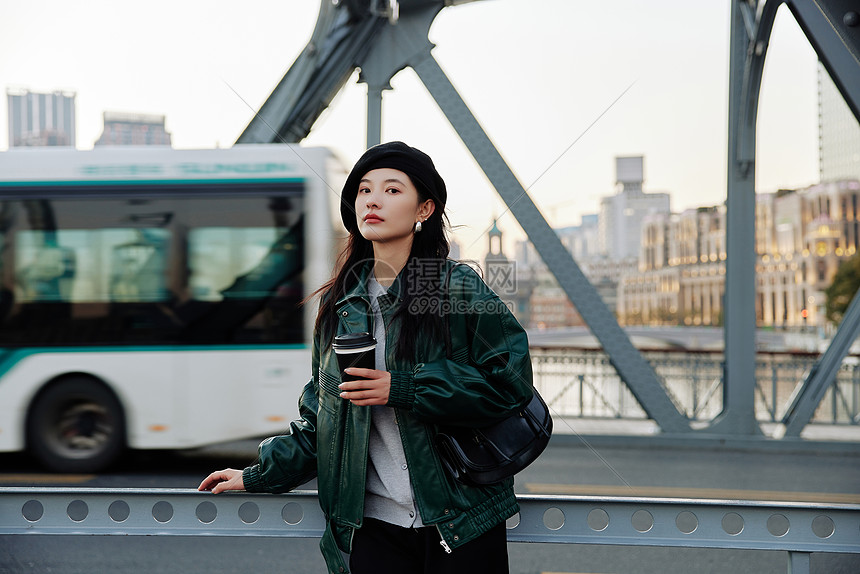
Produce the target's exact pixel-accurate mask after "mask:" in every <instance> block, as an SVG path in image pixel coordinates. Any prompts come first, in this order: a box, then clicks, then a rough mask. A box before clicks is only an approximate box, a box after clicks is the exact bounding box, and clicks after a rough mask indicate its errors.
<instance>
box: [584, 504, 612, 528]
mask: <svg viewBox="0 0 860 574" xmlns="http://www.w3.org/2000/svg"><path fill="white" fill-rule="evenodd" d="M586 522H587V523H588V527H589V528H591V529H592V530H594V531H595V532H603V531H604V530H606V529H607V528H608V527H609V514H608V513H607V512H606V511H605V510H603V509H602V508H595V509H594V510H592V511H591V512H589V513H588V518H587V519H586Z"/></svg>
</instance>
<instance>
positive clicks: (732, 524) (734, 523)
mask: <svg viewBox="0 0 860 574" xmlns="http://www.w3.org/2000/svg"><path fill="white" fill-rule="evenodd" d="M722 525H723V532H725V533H726V534H728V535H730V536H737V535H738V534H740V533H741V532H743V531H744V519H743V517H742V516H741V515H740V514H738V513H737V512H729V513H727V514H726V515H725V516H723V522H722Z"/></svg>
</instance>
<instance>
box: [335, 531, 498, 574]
mask: <svg viewBox="0 0 860 574" xmlns="http://www.w3.org/2000/svg"><path fill="white" fill-rule="evenodd" d="M441 540H442V538H441V536H440V535H439V530H437V529H436V527H435V526H425V527H423V528H402V527H400V526H395V525H393V524H388V523H387V522H382V521H380V520H376V519H373V518H365V519H364V525H363V526H362V527H361V528H359V529H358V530H356V531H355V535H354V537H353V540H352V554H351V555H350V557H349V568H350V570H352V572H353V574H508V544H507V533H506V531H505V523H504V522H502V523H501V524H499V525H498V526H494V527H493V528H491V529H490V530H489V531H487V532H485V533H484V534H482V535H481V536H479V537H478V538H476V539H474V540H472V541H470V542H468V543H466V544H464V545H463V546H460V547H458V548H454V549H453V550H452V552H451V553H450V554H448V553H446V552H445V549H444V548H443V547H442V545H441V544H439V542H440V541H441Z"/></svg>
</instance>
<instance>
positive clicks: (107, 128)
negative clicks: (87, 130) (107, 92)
mask: <svg viewBox="0 0 860 574" xmlns="http://www.w3.org/2000/svg"><path fill="white" fill-rule="evenodd" d="M165 121H166V118H165V116H157V115H149V114H128V113H122V112H105V113H104V131H102V135H101V137H99V139H98V141H96V143H95V145H97V146H103V145H109V146H113V145H170V134H169V133H168V132H167V129H166V128H165Z"/></svg>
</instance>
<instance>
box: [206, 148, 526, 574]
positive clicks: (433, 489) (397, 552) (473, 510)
mask: <svg viewBox="0 0 860 574" xmlns="http://www.w3.org/2000/svg"><path fill="white" fill-rule="evenodd" d="M446 199H447V190H446V187H445V182H444V181H443V180H442V178H441V177H440V176H439V174H438V172H437V171H436V168H435V166H434V165H433V161H432V160H431V159H430V158H429V157H428V156H427V155H426V154H424V153H423V152H421V151H419V150H417V149H415V148H412V147H409V146H407V145H406V144H404V143H402V142H390V143H385V144H381V145H378V146H375V147H373V148H371V149H369V150H368V151H367V152H365V154H364V155H363V156H362V157H361V159H359V161H358V163H356V165H355V167H354V168H353V169H352V172H351V173H350V174H349V177H348V178H347V180H346V183H345V184H344V187H343V191H342V194H341V205H340V212H341V217H342V219H343V224H344V226H345V227H346V229H347V230H348V231H349V240H348V244H347V247H346V249H345V250H344V253H343V254H342V255H341V260H340V264H339V266H338V269H337V270H336V273H335V275H334V277H333V279H331V280H330V281H329V282H328V283H326V284H325V285H324V286H323V287H322V288H321V289H320V293H321V301H320V308H319V313H318V315H317V320H316V325H315V331H314V348H313V355H312V357H313V358H312V363H313V364H312V373H313V376H312V378H311V380H310V381H309V382H308V383H307V385H306V386H305V388H304V391H303V393H302V396H301V398H300V400H299V411H300V415H301V419H300V420H298V421H294V422H293V423H291V425H290V430H289V433H288V434H286V435H283V436H277V437H272V438H269V439H266V440H265V441H263V442H262V443H261V444H260V448H259V455H260V456H259V462H258V463H257V464H254V465H253V466H249V467H248V468H245V469H244V470H242V471H239V470H234V469H226V470H222V471H218V472H213V473H212V474H210V475H209V476H208V477H206V479H204V480H203V482H202V483H201V484H200V487H199V490H211V491H212V492H213V493H218V492H223V491H225V490H243V489H244V490H247V491H249V492H273V493H279V492H287V491H289V490H291V489H293V488H296V487H297V486H299V485H301V484H303V483H305V482H307V481H308V480H311V479H312V478H314V477H315V476H316V477H317V479H318V488H319V499H320V505H321V506H322V509H323V512H324V514H325V516H326V520H327V526H326V530H325V533H324V535H323V537H322V540H321V542H320V548H321V550H322V553H323V556H324V557H325V560H326V564H327V566H328V569H329V571H330V572H332V573H334V574H341V573H345V572H349V571H350V569H351V570H352V572H354V573H356V574H364V573H373V574H385V573H389V572H390V573H392V574H409V573H416V574H424V573H439V574H443V573H444V574H458V573H463V574H467V573H468V574H479V573H488V574H490V573H492V574H497V573H507V572H508V555H507V543H506V533H505V520H506V519H507V518H509V517H511V516H513V515H514V514H515V513H516V512H517V511H518V507H517V503H516V499H515V497H514V491H513V479H508V480H505V481H503V482H501V483H498V484H494V485H491V486H481V487H477V486H469V485H465V484H461V483H460V482H458V481H456V480H454V479H453V478H452V477H451V475H450V474H448V473H447V472H446V470H445V467H444V466H443V464H442V462H441V461H440V458H439V455H438V453H437V451H436V447H435V446H434V437H435V435H436V433H437V429H438V428H440V427H445V426H467V427H481V426H486V425H488V424H491V423H493V422H495V421H497V420H499V419H501V418H504V417H506V416H507V415H509V414H511V413H513V412H514V411H516V410H517V409H519V408H522V407H523V406H524V405H525V404H527V403H528V401H529V400H530V399H531V397H532V372H531V360H530V358H529V350H528V340H527V338H526V334H525V332H524V330H523V329H522V327H521V326H520V325H519V323H517V321H516V319H515V318H514V317H513V315H512V314H511V313H510V312H509V310H508V309H507V308H506V307H505V306H504V305H503V304H502V303H501V302H500V301H499V299H498V297H497V296H496V295H495V294H494V293H493V292H492V291H491V290H490V289H489V287H487V286H486V285H485V284H484V282H483V281H482V280H481V279H480V278H479V277H478V275H477V274H475V272H474V271H472V270H471V269H470V268H468V267H467V266H465V265H459V266H455V264H454V262H452V261H449V260H447V259H446V258H447V255H448V241H447V239H446V236H445V219H446V218H445V201H446ZM364 331H367V332H370V333H373V334H374V336H375V337H376V340H377V347H376V368H375V369H359V368H351V369H347V371H346V372H347V373H348V374H350V375H354V376H357V377H360V378H359V379H358V380H355V381H351V382H341V373H340V369H339V367H338V363H337V358H336V357H335V354H334V352H333V350H332V346H331V345H332V341H333V339H334V337H335V336H336V335H340V334H345V333H360V332H364ZM446 335H447V337H450V343H447V344H446ZM342 552H343V553H347V554H349V555H350V556H349V569H348V568H347V564H346V561H345V560H344V557H343V555H342V554H341V553H342Z"/></svg>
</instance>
